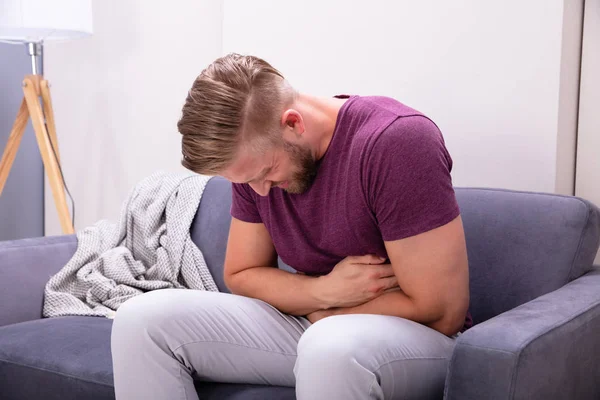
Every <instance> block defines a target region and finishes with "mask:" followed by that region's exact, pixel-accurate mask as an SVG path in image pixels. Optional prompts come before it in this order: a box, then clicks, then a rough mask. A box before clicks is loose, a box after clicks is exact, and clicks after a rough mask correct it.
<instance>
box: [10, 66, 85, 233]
mask: <svg viewBox="0 0 600 400" xmlns="http://www.w3.org/2000/svg"><path fill="white" fill-rule="evenodd" d="M32 57H33V56H32ZM23 95H24V96H23V101H22V102H21V107H19V111H18V113H17V117H16V119H15V122H14V124H13V127H12V130H11V132H10V136H9V137H8V143H7V145H6V148H5V149H4V154H3V155H2V160H1V161H0V195H1V194H2V190H3V189H4V185H5V184H6V180H7V179H8V175H9V173H10V169H11V168H12V164H13V161H14V160H15V156H16V155H17V150H18V149H19V145H20V144H21V139H22V137H23V133H24V132H25V127H26V126H27V121H28V120H29V117H31V122H32V124H33V130H34V131H35V137H36V140H37V143H38V147H39V149H40V154H41V156H42V161H43V163H44V169H45V170H46V173H47V174H48V180H49V181H50V187H51V189H52V195H53V197H54V203H55V204H56V210H57V211H58V216H59V220H60V225H61V227H62V230H63V232H64V233H65V234H72V233H74V228H73V224H72V222H71V219H70V217H69V207H68V206H67V198H66V196H65V191H64V187H65V185H64V181H63V177H62V173H61V170H60V167H59V164H60V155H59V152H58V139H57V137H56V125H55V124H54V110H53V109H52V99H51V98H50V89H49V85H48V81H47V80H45V79H43V77H42V76H41V75H27V76H25V79H24V80H23ZM40 96H41V98H42V104H43V107H44V108H43V111H42V107H41V106H40V101H39V97H40ZM44 116H45V117H46V119H45V121H44Z"/></svg>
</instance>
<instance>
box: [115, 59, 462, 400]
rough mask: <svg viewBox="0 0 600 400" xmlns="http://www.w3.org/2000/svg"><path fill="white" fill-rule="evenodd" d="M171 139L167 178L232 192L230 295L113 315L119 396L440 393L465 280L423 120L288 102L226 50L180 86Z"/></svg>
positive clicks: (330, 398)
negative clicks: (261, 390)
mask: <svg viewBox="0 0 600 400" xmlns="http://www.w3.org/2000/svg"><path fill="white" fill-rule="evenodd" d="M178 127H179V131H180V132H181V134H182V135H183V142H182V144H183V146H182V148H183V165H184V166H185V167H187V168H189V169H190V170H192V171H195V172H197V173H200V174H208V175H221V176H224V177H225V178H227V179H228V180H230V181H231V182H233V203H232V208H231V214H232V216H233V219H232V222H231V228H230V233H229V241H228V245H227V255H226V261H225V282H226V284H227V286H228V287H229V288H230V290H231V292H232V293H234V294H225V293H214V292H198V291H185V290H163V291H156V292H151V293H148V294H145V295H143V296H139V297H137V298H134V299H132V300H130V301H128V302H127V303H126V304H124V305H123V306H122V307H121V309H120V310H119V311H118V312H117V317H116V320H115V325H114V327H113V340H112V345H113V359H114V371H115V388H116V394H117V399H118V400H122V399H134V398H135V399H138V398H139V399H182V400H183V399H188V400H189V399H197V395H196V391H195V390H194V384H193V379H200V380H208V381H219V382H236V383H253V384H270V385H285V386H294V385H295V387H296V393H297V398H298V399H299V400H336V399H340V400H351V399H356V400H365V399H412V398H419V399H425V398H427V399H429V398H432V399H433V398H439V397H440V396H441V395H442V392H443V387H444V379H445V374H446V368H447V364H448V359H449V357H450V355H451V353H452V349H453V346H454V340H455V339H454V336H455V335H456V334H457V333H458V332H459V331H461V330H462V329H464V327H465V319H466V315H467V308H468V303H469V291H468V281H469V279H468V265H467V255H466V248H465V240H464V233H463V227H462V222H461V218H460V213H459V209H458V206H457V203H456V199H455V196H454V191H453V188H452V182H451V177H450V170H451V167H452V160H451V158H450V155H449V154H448V152H447V150H446V148H445V146H444V141H443V139H442V136H441V134H440V132H439V130H438V128H437V127H436V125H435V124H434V123H433V122H432V121H431V120H429V119H428V118H427V117H425V116H423V115H422V114H421V113H419V112H418V111H415V110H413V109H411V108H409V107H407V106H405V105H403V104H401V103H399V102H397V101H395V100H392V99H389V98H384V97H360V96H338V97H335V98H318V97H314V96H309V95H307V94H302V93H298V92H296V91H295V90H294V89H293V88H292V87H291V86H290V84H289V83H288V82H287V81H286V80H285V79H284V77H283V76H282V75H281V74H280V73H279V72H278V71H277V70H276V69H275V68H273V67H272V66H271V65H269V64H268V63H267V62H265V61H264V60H261V59H259V58H257V57H251V56H240V55H237V54H231V55H228V56H225V57H222V58H220V59H218V60H216V61H215V62H214V63H213V64H211V65H210V66H209V67H208V68H207V69H205V70H204V71H203V72H202V73H201V75H200V76H199V77H198V78H197V79H196V81H195V82H194V85H193V87H192V89H191V90H190V92H189V94H188V97H187V100H186V103H185V105H184V107H183V115H182V117H181V120H180V121H179V124H178ZM278 256H279V257H281V259H282V260H283V261H284V262H285V263H287V264H288V265H290V266H292V267H293V268H294V269H296V270H297V271H298V273H290V272H286V271H284V270H281V269H278V268H276V266H277V257H278Z"/></svg>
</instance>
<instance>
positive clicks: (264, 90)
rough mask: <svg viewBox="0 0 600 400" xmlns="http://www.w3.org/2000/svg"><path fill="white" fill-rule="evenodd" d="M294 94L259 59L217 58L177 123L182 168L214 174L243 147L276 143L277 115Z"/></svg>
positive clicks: (192, 91) (200, 78) (196, 83)
mask: <svg viewBox="0 0 600 400" xmlns="http://www.w3.org/2000/svg"><path fill="white" fill-rule="evenodd" d="M295 95H296V94H295V91H294V90H293V89H292V88H291V87H290V86H289V84H287V82H286V81H285V78H284V77H283V75H282V74H281V73H280V72H279V71H278V70H276V69H275V68H273V67H272V66H271V65H270V64H269V63H267V62H266V61H264V60H262V59H260V58H258V57H254V56H242V55H239V54H228V55H226V56H224V57H221V58H218V59H217V60H215V61H214V62H213V63H212V64H210V65H209V66H208V67H207V68H206V69H205V70H204V71H202V73H201V74H200V75H199V76H198V77H197V78H196V80H195V81H194V84H193V85H192V88H191V89H190V91H189V92H188V96H187V99H186V101H185V104H184V106H183V110H182V116H181V119H180V120H179V122H178V123H177V128H178V129H179V132H180V133H181V134H182V142H181V150H182V153H183V159H182V162H181V163H182V165H183V166H184V167H185V168H187V169H189V170H192V171H194V172H197V173H199V174H204V175H218V174H219V173H220V172H222V171H223V170H224V169H225V168H227V167H228V166H229V165H230V163H231V162H232V161H233V158H234V157H235V155H236V154H237V151H238V149H239V147H240V145H241V144H242V143H244V144H248V145H252V146H255V147H256V148H259V149H260V148H264V147H265V143H273V142H274V141H276V140H277V139H278V138H279V139H280V138H281V134H280V131H281V127H280V119H281V113H282V112H283V109H284V107H286V106H287V105H289V104H291V103H292V102H293V100H294V97H295Z"/></svg>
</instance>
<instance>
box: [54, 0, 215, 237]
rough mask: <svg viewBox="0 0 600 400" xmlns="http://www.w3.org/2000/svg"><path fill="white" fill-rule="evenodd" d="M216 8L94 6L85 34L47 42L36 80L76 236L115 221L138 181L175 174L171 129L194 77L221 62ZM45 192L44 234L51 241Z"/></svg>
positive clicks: (108, 1) (194, 2) (175, 140)
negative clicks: (44, 82)
mask: <svg viewBox="0 0 600 400" xmlns="http://www.w3.org/2000/svg"><path fill="white" fill-rule="evenodd" d="M221 7H222V6H221V2H220V1H214V0H185V1H183V0H180V1H170V2H148V1H143V0H96V1H94V3H93V13H94V35H93V36H92V37H90V38H89V39H83V40H78V41H72V42H64V43H57V44H50V43H49V44H47V46H46V53H45V61H46V62H45V75H46V77H47V78H48V79H49V80H50V82H51V85H52V87H51V90H52V97H53V103H54V111H55V116H56V124H57V132H58V137H59V147H60V152H61V158H62V162H63V169H64V173H65V178H66V181H67V183H68V185H69V188H70V189H71V193H72V194H73V197H74V198H75V201H76V229H81V228H84V227H86V226H88V225H91V224H93V223H94V222H96V221H97V220H99V219H102V218H109V219H116V218H117V216H118V213H119V211H120V207H121V204H122V202H123V201H124V200H125V198H126V196H127V194H128V192H129V190H130V189H131V188H132V187H133V186H134V185H135V184H136V183H137V182H138V181H139V180H140V179H142V178H143V177H145V176H147V175H149V174H151V173H152V172H154V171H156V170H159V169H164V170H178V169H180V168H182V167H180V158H181V151H180V141H181V137H180V134H179V133H178V132H177V126H176V123H177V120H178V118H179V113H180V111H181V106H182V105H183V102H184V100H185V97H186V94H187V91H188V90H189V88H190V87H191V85H192V82H193V80H194V78H195V77H196V76H197V75H198V74H199V72H200V71H201V69H202V68H203V67H204V66H206V65H207V64H209V63H210V62H211V61H212V60H213V59H214V58H216V57H218V56H219V55H220V52H221V21H222V14H221V12H222V9H221ZM46 193H47V195H46V234H47V235H52V234H59V233H61V232H60V225H59V223H58V218H57V215H56V209H55V207H54V204H53V202H52V201H53V200H52V196H51V194H50V190H49V189H48V190H47V191H46Z"/></svg>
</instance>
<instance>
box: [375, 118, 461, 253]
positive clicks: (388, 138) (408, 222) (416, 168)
mask: <svg viewBox="0 0 600 400" xmlns="http://www.w3.org/2000/svg"><path fill="white" fill-rule="evenodd" d="M366 160H367V161H366V163H367V165H366V166H365V168H366V173H365V174H364V175H363V176H364V177H366V181H364V185H365V187H366V190H367V192H368V195H367V197H368V199H369V202H370V206H371V208H372V211H373V213H374V214H375V217H376V219H377V223H378V225H379V229H380V231H381V234H382V237H383V240H385V241H393V240H399V239H403V238H406V237H410V236H415V235H418V234H420V233H424V232H427V231H429V230H432V229H435V228H438V227H440V226H443V225H445V224H447V223H448V222H450V221H452V220H453V219H455V218H456V217H457V216H458V215H459V214H460V211H459V208H458V204H457V202H456V197H455V193H454V188H453V186H452V178H451V176H450V172H451V170H452V159H451V157H450V154H449V153H448V150H447V149H446V146H445V144H444V139H443V138H442V135H441V133H440V131H439V129H438V128H437V126H436V125H435V124H434V123H433V122H431V121H430V120H429V119H427V118H426V117H423V116H409V117H400V118H398V119H396V120H395V121H394V122H392V123H391V124H390V125H389V126H388V127H387V128H386V129H385V130H384V131H383V132H381V133H380V134H379V136H378V137H376V138H375V143H374V144H373V145H372V147H371V152H370V154H369V157H367V158H366Z"/></svg>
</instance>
